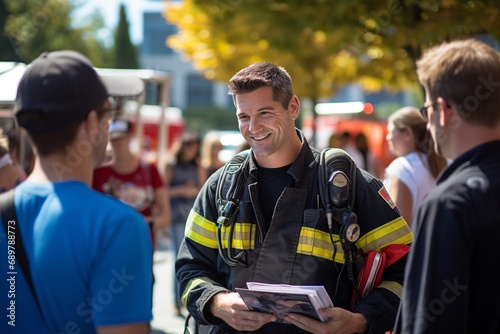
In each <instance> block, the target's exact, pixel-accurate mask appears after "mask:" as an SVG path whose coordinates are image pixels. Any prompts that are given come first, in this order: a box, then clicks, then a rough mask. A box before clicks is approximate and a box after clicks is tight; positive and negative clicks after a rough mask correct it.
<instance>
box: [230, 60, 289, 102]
mask: <svg viewBox="0 0 500 334" xmlns="http://www.w3.org/2000/svg"><path fill="white" fill-rule="evenodd" d="M228 87H229V94H230V95H233V101H235V98H236V95H238V94H245V93H250V92H253V91H254V90H256V89H258V88H262V87H271V88H272V89H273V99H274V100H275V101H278V102H280V103H281V105H282V106H283V108H287V107H288V103H289V102H290V100H291V99H292V97H293V88H292V78H291V77H290V74H288V72H287V71H286V70H285V69H284V68H283V67H281V66H277V65H275V64H272V63H270V62H258V63H255V64H252V65H250V66H248V67H245V68H244V69H242V70H240V71H239V72H238V73H236V74H235V75H234V76H233V77H232V78H231V79H230V80H229V83H228Z"/></svg>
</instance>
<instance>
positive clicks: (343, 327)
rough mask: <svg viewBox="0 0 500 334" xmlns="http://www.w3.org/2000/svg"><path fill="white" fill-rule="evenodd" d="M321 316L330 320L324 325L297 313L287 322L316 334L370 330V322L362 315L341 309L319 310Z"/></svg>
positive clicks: (340, 333) (287, 318)
mask: <svg viewBox="0 0 500 334" xmlns="http://www.w3.org/2000/svg"><path fill="white" fill-rule="evenodd" d="M319 313H320V315H322V316H324V317H328V318H330V319H329V320H328V322H326V323H324V322H321V321H317V320H314V319H311V318H308V317H306V316H302V315H299V314H296V313H290V314H289V315H288V316H287V317H286V318H285V320H286V321H288V322H290V323H292V324H294V325H295V326H297V327H299V328H302V329H303V330H306V331H308V332H311V333H314V334H327V333H335V334H348V333H363V332H365V331H366V330H367V329H368V322H367V320H366V318H365V316H364V315H362V314H361V313H352V312H350V311H347V310H344V309H343V308H340V307H330V308H324V309H321V310H319Z"/></svg>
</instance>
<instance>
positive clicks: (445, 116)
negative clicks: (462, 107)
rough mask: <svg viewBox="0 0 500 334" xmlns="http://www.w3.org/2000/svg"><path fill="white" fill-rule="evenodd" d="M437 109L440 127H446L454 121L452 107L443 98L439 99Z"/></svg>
mask: <svg viewBox="0 0 500 334" xmlns="http://www.w3.org/2000/svg"><path fill="white" fill-rule="evenodd" d="M436 107H437V110H436V111H437V112H439V125H440V126H441V127H444V126H446V125H447V124H449V123H450V122H451V121H452V118H453V114H452V110H451V107H450V106H449V105H448V103H447V102H446V100H445V99H443V98H442V97H438V98H437V102H436Z"/></svg>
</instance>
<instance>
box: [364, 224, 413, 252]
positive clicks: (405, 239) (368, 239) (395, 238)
mask: <svg viewBox="0 0 500 334" xmlns="http://www.w3.org/2000/svg"><path fill="white" fill-rule="evenodd" d="M411 242H413V233H412V232H411V230H410V228H409V227H408V224H406V221H405V220H404V219H403V218H402V217H398V218H396V219H394V220H392V221H390V222H388V223H386V224H384V225H382V226H379V227H377V228H376V229H374V230H373V231H370V232H368V233H367V234H365V235H363V237H361V238H360V239H359V240H358V241H357V242H356V246H357V247H358V248H360V249H362V250H363V252H368V251H371V250H380V249H381V248H382V247H385V246H387V245H392V244H409V243H411Z"/></svg>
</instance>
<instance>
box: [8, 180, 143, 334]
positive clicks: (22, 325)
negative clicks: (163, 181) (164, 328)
mask: <svg viewBox="0 0 500 334" xmlns="http://www.w3.org/2000/svg"><path fill="white" fill-rule="evenodd" d="M14 202H15V206H16V212H17V217H18V221H17V222H16V223H15V224H11V225H12V226H14V227H13V228H12V231H13V229H14V228H19V227H20V228H21V235H22V238H23V244H24V248H25V250H26V253H27V256H28V261H29V263H30V270H31V275H32V279H33V284H34V286H35V290H36V294H37V297H38V300H39V303H40V305H41V309H42V312H43V318H44V319H45V322H46V323H47V325H48V326H47V327H48V330H50V332H51V333H95V326H100V325H114V324H125V323H136V322H148V321H150V320H151V318H152V313H151V306H152V305H151V300H152V299H151V293H152V291H151V290H152V276H151V273H152V271H151V268H152V262H151V261H152V256H151V253H152V249H151V239H150V237H149V231H148V227H147V225H146V224H145V222H144V219H143V218H142V217H141V216H140V215H139V214H138V213H137V212H135V211H134V210H133V209H132V208H130V207H129V206H127V205H125V204H123V203H121V202H119V201H118V200H116V199H114V198H111V197H109V196H105V195H102V194H100V193H97V192H95V191H94V190H92V189H90V188H89V187H88V186H87V185H85V184H83V183H81V182H78V181H67V182H59V183H33V182H29V181H25V182H23V183H22V184H21V185H19V186H18V187H17V188H16V190H15V197H14ZM9 229H10V227H9ZM12 239H13V236H12V233H11V232H9V235H7V236H6V233H5V230H4V228H3V227H1V228H0V310H1V311H0V312H1V313H0V319H1V320H0V333H23V334H24V333H42V330H43V327H41V326H43V320H42V317H40V315H39V314H38V313H39V312H38V309H37V306H36V303H35V301H34V300H33V298H32V296H31V292H30V289H29V286H28V285H27V283H26V281H25V279H24V277H23V274H22V271H21V268H20V266H19V264H18V263H17V262H16V263H15V265H14V267H10V266H11V265H12V262H10V263H9V254H8V249H9V247H8V246H9V242H8V241H9V240H12ZM17 247H18V246H17V245H15V246H14V248H12V242H11V247H10V250H11V251H12V250H14V251H15V248H17ZM14 324H15V326H13V325H14Z"/></svg>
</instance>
